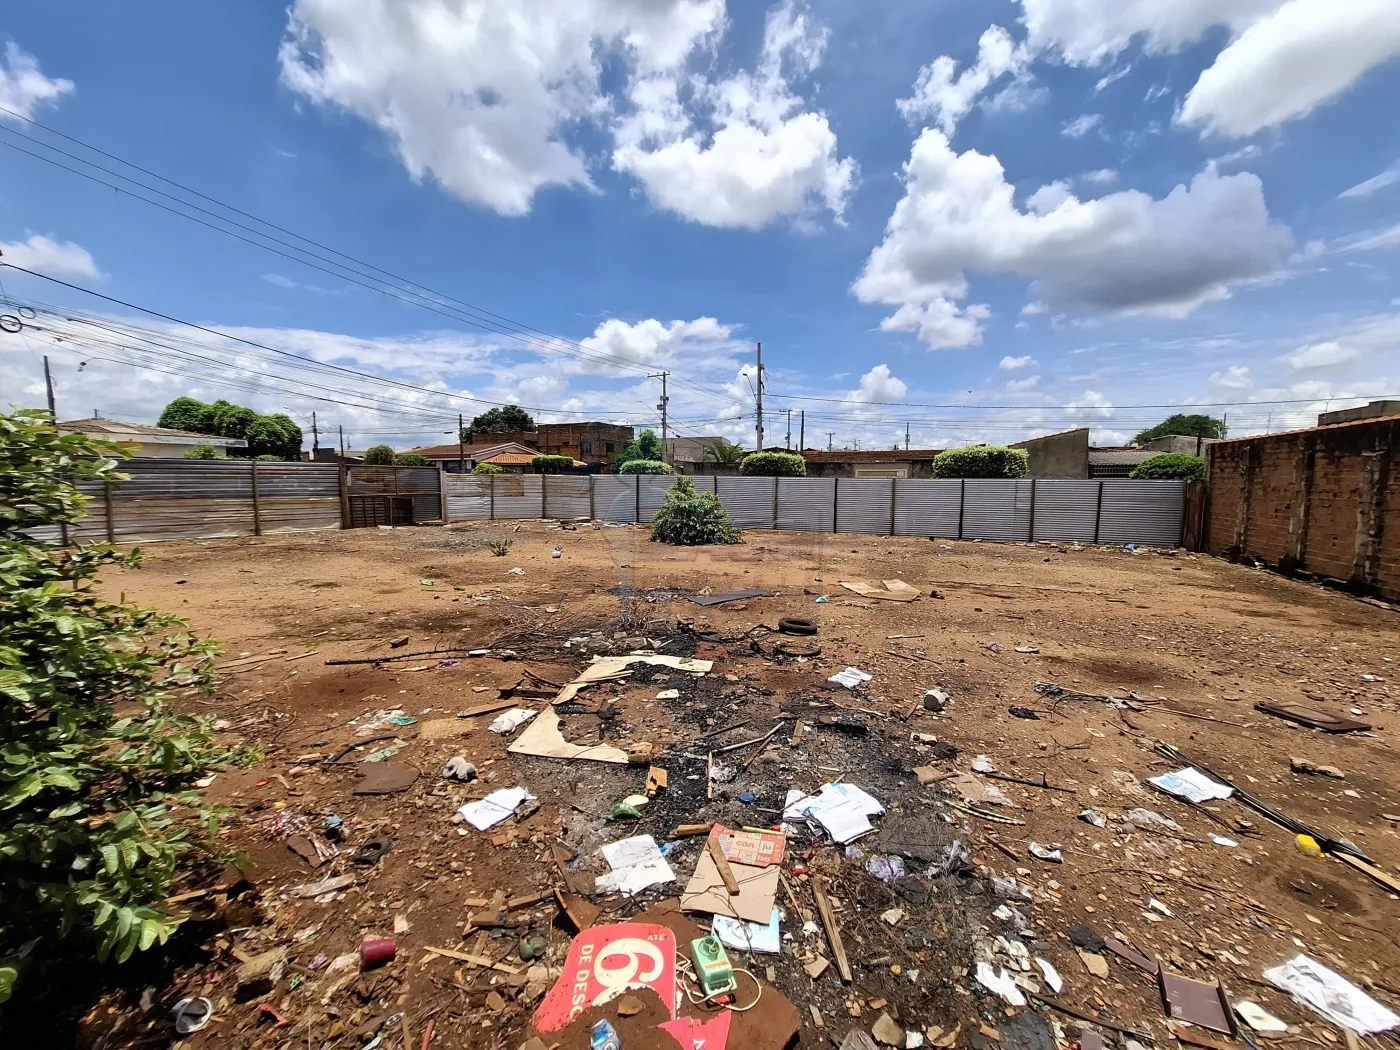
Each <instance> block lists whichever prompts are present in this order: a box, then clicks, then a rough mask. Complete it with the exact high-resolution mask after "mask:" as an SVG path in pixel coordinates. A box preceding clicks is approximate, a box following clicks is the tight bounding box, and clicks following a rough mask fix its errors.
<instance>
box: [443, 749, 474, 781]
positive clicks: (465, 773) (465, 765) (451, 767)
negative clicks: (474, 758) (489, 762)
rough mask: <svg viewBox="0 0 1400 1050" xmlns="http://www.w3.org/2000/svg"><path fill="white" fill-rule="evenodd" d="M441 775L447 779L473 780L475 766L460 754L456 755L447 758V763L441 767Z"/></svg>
mask: <svg viewBox="0 0 1400 1050" xmlns="http://www.w3.org/2000/svg"><path fill="white" fill-rule="evenodd" d="M442 775H443V777H444V779H447V780H475V779H476V766H474V765H472V764H471V763H470V762H468V761H467V760H466V759H465V758H463V757H462V756H461V755H456V756H454V757H452V758H449V759H448V760H447V765H445V766H443V767H442Z"/></svg>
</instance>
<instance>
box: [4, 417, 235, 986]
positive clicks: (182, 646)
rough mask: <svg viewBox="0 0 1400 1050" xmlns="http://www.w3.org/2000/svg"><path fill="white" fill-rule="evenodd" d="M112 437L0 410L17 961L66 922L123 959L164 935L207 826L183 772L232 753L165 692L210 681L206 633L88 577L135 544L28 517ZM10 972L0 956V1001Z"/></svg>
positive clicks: (211, 648) (110, 476) (106, 465)
mask: <svg viewBox="0 0 1400 1050" xmlns="http://www.w3.org/2000/svg"><path fill="white" fill-rule="evenodd" d="M114 454H115V455H121V453H120V452H118V451H117V450H116V448H115V446H112V445H108V444H105V443H103V442H95V441H91V440H89V439H87V438H85V437H83V436H82V435H80V434H63V433H59V432H58V431H57V430H55V429H54V428H53V427H52V426H50V425H48V424H47V415H46V414H45V413H41V412H36V411H21V412H18V413H16V414H14V415H0V581H3V587H0V756H3V759H4V761H3V763H0V960H4V959H5V958H6V957H9V958H15V957H16V955H17V953H18V950H19V948H20V946H21V945H25V947H26V957H27V959H28V962H27V963H26V964H25V965H37V964H36V963H35V962H34V960H35V958H36V954H35V953H29V952H28V948H29V942H31V941H36V942H37V944H39V945H46V944H51V943H52V942H54V941H56V940H57V939H59V938H61V937H64V936H65V935H69V934H75V935H79V936H82V937H83V938H85V939H86V940H88V941H90V942H92V943H93V945H94V946H95V948H96V951H97V954H98V956H99V957H100V958H103V959H106V958H107V957H108V956H112V957H114V958H115V959H116V960H117V961H118V962H125V961H126V960H127V959H128V958H129V957H130V956H131V955H132V953H133V952H135V951H138V950H139V951H144V950H146V949H148V948H150V947H151V946H152V945H154V944H158V943H159V944H164V943H165V941H166V940H167V938H169V936H170V934H171V933H172V931H173V930H174V929H175V928H176V926H178V925H179V923H180V922H181V919H180V918H177V917H175V916H173V915H171V914H170V913H169V912H168V911H167V910H166V907H165V898H166V896H167V895H168V893H169V890H170V886H171V884H172V883H173V882H174V881H175V879H176V878H177V877H179V876H180V875H181V874H183V873H184V872H185V871H186V870H187V869H188V867H189V866H190V865H191V863H192V862H193V861H194V860H195V859H196V856H197V854H198V853H199V852H200V851H206V852H205V855H206V856H208V855H209V854H208V852H207V851H208V850H209V849H210V848H211V845H212V834H213V832H214V830H215V827H216V821H217V815H216V814H215V813H214V812H213V811H211V810H210V809H208V808H207V807H205V805H204V803H203V801H202V799H201V796H200V794H199V792H197V791H196V790H194V787H193V785H194V782H195V781H196V780H198V779H199V778H201V777H203V776H205V775H207V773H208V772H209V771H210V769H211V768H215V767H216V766H217V765H218V764H219V763H223V762H227V761H231V760H233V759H235V758H237V757H238V756H236V755H234V754H233V753H230V752H228V751H225V750H222V749H220V748H217V747H216V746H215V745H214V743H213V741H212V738H211V736H210V734H209V729H208V720H204V719H195V718H190V717H187V716H184V715H177V714H174V713H172V712H171V711H170V710H169V708H168V704H169V702H170V699H171V696H172V694H173V693H175V692H177V691H183V690H186V689H193V688H197V689H200V690H202V691H204V692H206V693H209V692H212V687H213V682H214V668H213V664H212V662H211V657H212V656H213V655H214V653H215V652H216V646H215V644H214V643H213V641H211V640H206V639H197V638H194V637H193V636H191V635H189V634H186V633H183V630H184V628H185V627H186V624H185V622H184V621H183V620H180V619H178V618H177V617H174V616H170V615H167V614H165V613H162V612H158V611H156V610H154V609H141V608H137V607H136V606H135V605H132V604H129V603H127V602H125V601H123V600H119V601H117V602H115V603H114V602H112V601H109V600H108V599H107V597H106V596H105V595H104V594H103V593H102V592H101V591H99V589H98V587H97V582H98V579H97V578H98V574H99V572H100V570H101V569H102V567H103V566H107V565H115V566H119V567H122V568H128V567H133V566H135V565H137V564H139V562H140V553H139V552H138V551H135V550H133V551H131V552H130V553H128V554H123V553H121V552H119V551H117V550H114V549H113V548H111V547H105V546H85V547H78V548H58V547H55V546H53V545H51V544H48V543H45V542H42V541H40V540H36V539H34V538H33V536H31V535H30V534H29V532H27V531H26V530H32V529H36V528H43V527H45V526H49V527H52V526H54V525H57V524H60V523H67V524H69V525H71V524H73V523H75V522H77V521H78V520H79V519H80V518H81V517H82V516H83V513H84V507H85V505H86V503H87V500H86V498H85V497H83V496H82V495H80V494H79V493H78V491H77V489H76V488H75V487H74V482H77V481H80V480H82V481H86V482H89V483H91V482H94V481H96V482H103V481H108V480H124V475H122V474H119V473H117V472H116V466H117V464H116V462H115V460H113V459H111V458H109V457H110V456H112V455H114ZM119 710H120V711H121V715H120V717H118V714H117V712H118V711H119ZM78 950H79V951H80V952H84V953H85V952H86V951H91V950H92V949H91V947H87V948H84V947H83V946H79V948H78ZM14 977H15V974H14V971H13V967H9V968H6V967H0V1000H2V999H3V998H5V997H6V996H8V993H9V986H10V984H11V983H12V982H13V979H14ZM36 979H37V978H36Z"/></svg>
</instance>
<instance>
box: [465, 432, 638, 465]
mask: <svg viewBox="0 0 1400 1050" xmlns="http://www.w3.org/2000/svg"><path fill="white" fill-rule="evenodd" d="M633 436H634V435H633V431H632V428H631V427H622V426H617V425H615V424H612V423H541V424H540V425H539V426H538V427H536V428H535V429H534V430H510V431H502V432H499V433H489V434H469V435H468V438H469V443H477V444H479V443H481V442H485V441H492V442H514V443H516V444H519V445H523V446H525V447H526V448H531V449H535V450H536V451H537V453H541V454H543V455H546V456H569V457H571V458H572V459H577V460H581V461H582V462H584V463H585V464H586V465H587V466H588V469H589V470H590V471H592V472H594V473H598V472H608V471H611V470H612V469H613V460H614V459H615V458H616V456H617V454H618V453H619V452H621V451H622V450H623V449H624V448H626V447H627V443H628V442H629V441H631V440H632V438H633Z"/></svg>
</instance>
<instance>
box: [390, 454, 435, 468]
mask: <svg viewBox="0 0 1400 1050" xmlns="http://www.w3.org/2000/svg"><path fill="white" fill-rule="evenodd" d="M428 465H429V463H428V457H427V456H424V455H422V454H421V453H418V452H400V453H399V454H398V455H397V456H395V457H394V466H396V467H426V466H428Z"/></svg>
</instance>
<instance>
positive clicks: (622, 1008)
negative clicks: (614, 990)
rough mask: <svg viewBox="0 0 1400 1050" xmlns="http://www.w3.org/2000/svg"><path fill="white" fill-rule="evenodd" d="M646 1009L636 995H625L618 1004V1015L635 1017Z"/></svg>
mask: <svg viewBox="0 0 1400 1050" xmlns="http://www.w3.org/2000/svg"><path fill="white" fill-rule="evenodd" d="M645 1009H646V1006H645V1005H643V1003H642V1001H641V1000H640V999H638V998H637V997H636V996H635V995H624V996H623V997H622V998H621V999H620V1000H618V1004H617V1015H618V1016H619V1017H634V1016H636V1015H637V1014H639V1013H641V1012H642V1011H643V1010H645Z"/></svg>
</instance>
